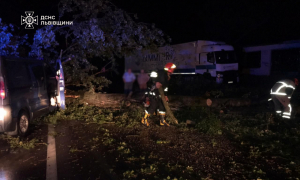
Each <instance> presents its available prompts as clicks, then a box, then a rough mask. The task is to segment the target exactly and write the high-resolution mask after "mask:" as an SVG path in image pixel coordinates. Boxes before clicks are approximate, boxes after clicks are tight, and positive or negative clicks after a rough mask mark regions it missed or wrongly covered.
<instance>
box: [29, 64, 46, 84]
mask: <svg viewBox="0 0 300 180" xmlns="http://www.w3.org/2000/svg"><path fill="white" fill-rule="evenodd" d="M29 67H30V70H31V71H32V73H33V75H34V77H35V79H36V81H37V83H38V87H42V85H43V84H44V81H45V77H44V70H43V65H42V64H32V65H30V66H29Z"/></svg>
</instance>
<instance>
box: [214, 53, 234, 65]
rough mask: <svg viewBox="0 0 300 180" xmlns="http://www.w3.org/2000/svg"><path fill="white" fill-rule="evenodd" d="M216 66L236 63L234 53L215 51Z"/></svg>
mask: <svg viewBox="0 0 300 180" xmlns="http://www.w3.org/2000/svg"><path fill="white" fill-rule="evenodd" d="M215 57H216V64H229V63H237V59H236V56H235V52H234V51H215Z"/></svg>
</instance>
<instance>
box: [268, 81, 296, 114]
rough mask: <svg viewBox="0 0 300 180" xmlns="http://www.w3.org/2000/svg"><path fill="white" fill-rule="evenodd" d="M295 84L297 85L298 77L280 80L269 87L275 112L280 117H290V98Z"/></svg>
mask: <svg viewBox="0 0 300 180" xmlns="http://www.w3.org/2000/svg"><path fill="white" fill-rule="evenodd" d="M295 86H298V79H296V78H295V79H294V81H292V80H288V79H286V80H282V81H278V82H276V84H275V85H274V86H273V87H272V89H271V97H272V100H273V102H274V105H275V111H276V114H278V115H279V116H281V117H282V118H286V119H290V118H291V114H292V106H291V104H290V100H291V97H292V94H293V92H294V90H295V88H296V87H295Z"/></svg>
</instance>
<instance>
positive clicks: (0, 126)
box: [0, 56, 64, 136]
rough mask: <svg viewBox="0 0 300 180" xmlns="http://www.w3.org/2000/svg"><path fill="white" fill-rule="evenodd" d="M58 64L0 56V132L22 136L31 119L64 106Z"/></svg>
mask: <svg viewBox="0 0 300 180" xmlns="http://www.w3.org/2000/svg"><path fill="white" fill-rule="evenodd" d="M60 67H61V62H60V61H57V63H56V64H55V66H54V67H53V66H51V65H49V64H46V63H45V62H44V61H43V60H36V59H23V58H10V57H3V56H1V57H0V132H8V134H10V135H21V136H25V135H26V134H27V133H28V129H29V125H30V122H31V121H32V120H33V119H35V118H38V117H41V116H43V115H45V114H47V113H49V112H51V111H53V110H55V109H56V108H57V107H60V106H62V107H64V95H61V92H63V91H61V90H64V81H63V72H62V68H60ZM58 82H60V83H58ZM61 102H62V103H61Z"/></svg>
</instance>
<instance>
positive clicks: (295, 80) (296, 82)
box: [294, 78, 299, 86]
mask: <svg viewBox="0 0 300 180" xmlns="http://www.w3.org/2000/svg"><path fill="white" fill-rule="evenodd" d="M294 82H295V85H296V86H298V84H299V81H298V79H297V78H294Z"/></svg>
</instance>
